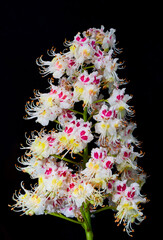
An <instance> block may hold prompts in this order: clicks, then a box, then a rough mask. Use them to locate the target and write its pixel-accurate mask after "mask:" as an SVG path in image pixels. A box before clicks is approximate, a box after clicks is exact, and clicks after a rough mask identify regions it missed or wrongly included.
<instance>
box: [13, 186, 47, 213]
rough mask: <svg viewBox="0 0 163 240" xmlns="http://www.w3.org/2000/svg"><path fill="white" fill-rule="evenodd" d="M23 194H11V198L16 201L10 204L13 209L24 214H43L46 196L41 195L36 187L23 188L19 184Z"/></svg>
mask: <svg viewBox="0 0 163 240" xmlns="http://www.w3.org/2000/svg"><path fill="white" fill-rule="evenodd" d="M21 186H22V188H23V190H24V191H25V194H21V193H20V192H19V193H18V194H16V192H15V195H13V200H14V201H16V203H15V204H14V205H13V206H12V208H13V210H15V211H18V212H20V211H22V212H23V214H26V215H33V214H36V215H40V214H44V210H45V204H46V197H45V196H44V195H42V194H41V193H40V192H39V191H38V190H37V188H35V190H34V191H29V190H27V189H25V188H24V186H23V185H22V184H21Z"/></svg>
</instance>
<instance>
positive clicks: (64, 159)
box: [52, 154, 80, 165]
mask: <svg viewBox="0 0 163 240" xmlns="http://www.w3.org/2000/svg"><path fill="white" fill-rule="evenodd" d="M52 156H53V157H55V158H58V159H61V160H63V161H66V162H69V163H72V164H75V165H80V163H78V162H75V161H72V160H70V159H68V158H65V157H62V156H59V155H56V154H52Z"/></svg>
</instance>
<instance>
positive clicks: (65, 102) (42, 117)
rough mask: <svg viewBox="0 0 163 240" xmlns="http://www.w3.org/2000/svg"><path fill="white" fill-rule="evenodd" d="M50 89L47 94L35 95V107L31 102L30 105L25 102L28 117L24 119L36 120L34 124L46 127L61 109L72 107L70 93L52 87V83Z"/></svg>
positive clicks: (37, 93) (71, 94) (61, 88)
mask: <svg viewBox="0 0 163 240" xmlns="http://www.w3.org/2000/svg"><path fill="white" fill-rule="evenodd" d="M50 88H51V90H50V92H49V93H44V94H41V93H39V92H36V93H35V100H37V102H36V105H35V104H34V102H33V100H32V102H31V103H30V102H27V104H26V112H27V113H28V115H29V117H26V119H32V118H37V119H36V122H39V123H40V124H42V125H43V126H47V125H48V123H49V121H54V120H55V119H56V118H57V117H58V116H59V115H60V114H61V113H62V109H68V108H71V107H73V105H74V102H73V100H72V98H73V93H72V92H71V91H67V90H66V89H65V88H64V87H57V86H54V85H53V84H52V83H51V86H50Z"/></svg>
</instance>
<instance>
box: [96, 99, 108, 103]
mask: <svg viewBox="0 0 163 240" xmlns="http://www.w3.org/2000/svg"><path fill="white" fill-rule="evenodd" d="M107 101H108V100H107V99H100V100H97V101H94V102H93V103H99V102H107Z"/></svg>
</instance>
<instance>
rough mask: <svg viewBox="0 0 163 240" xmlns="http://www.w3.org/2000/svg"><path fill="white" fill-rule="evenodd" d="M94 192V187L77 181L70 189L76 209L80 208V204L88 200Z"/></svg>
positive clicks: (82, 181)
mask: <svg viewBox="0 0 163 240" xmlns="http://www.w3.org/2000/svg"><path fill="white" fill-rule="evenodd" d="M93 191H94V187H93V186H92V185H91V184H89V183H88V182H85V181H84V179H83V180H78V182H77V183H76V184H75V186H74V188H73V189H72V193H71V199H72V200H73V201H74V202H75V203H76V205H77V207H81V206H82V203H83V202H85V201H86V200H89V197H90V196H91V194H92V193H93Z"/></svg>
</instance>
